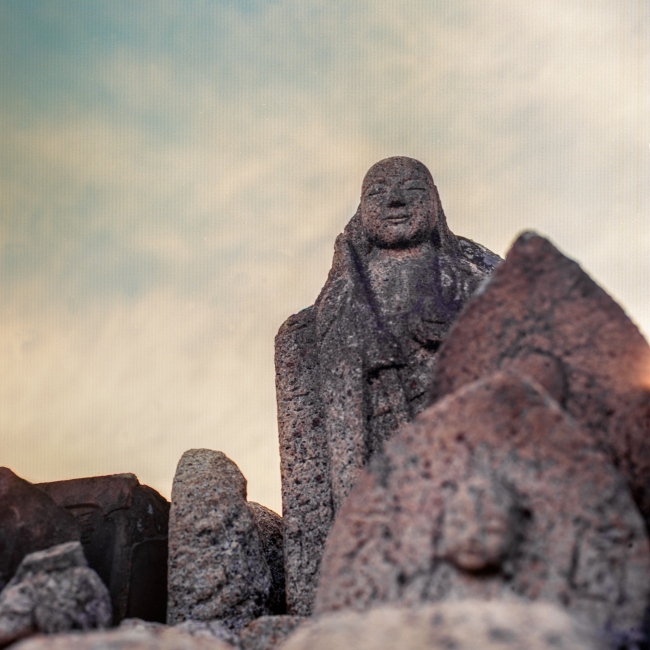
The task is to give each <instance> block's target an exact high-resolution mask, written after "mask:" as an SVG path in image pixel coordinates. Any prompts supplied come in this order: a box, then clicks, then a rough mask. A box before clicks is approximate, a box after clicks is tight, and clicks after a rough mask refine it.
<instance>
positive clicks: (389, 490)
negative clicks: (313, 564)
mask: <svg viewBox="0 0 650 650" xmlns="http://www.w3.org/2000/svg"><path fill="white" fill-rule="evenodd" d="M649 595H650V547H649V545H648V540H647V533H646V529H645V526H644V524H643V521H642V518H641V516H640V514H639V512H638V510H637V508H636V507H635V505H634V503H633V501H632V498H631V496H630V494H629V490H628V489H627V487H626V486H625V484H624V482H623V480H622V478H621V477H620V475H619V473H618V472H617V471H616V469H615V468H614V466H613V465H612V464H611V463H610V462H609V459H608V458H607V455H606V454H605V453H604V452H603V451H601V450H599V449H598V448H597V446H596V445H595V444H594V442H593V439H592V438H591V437H590V435H589V434H588V433H587V432H584V431H583V430H581V429H580V428H579V427H578V426H577V425H576V424H575V422H574V421H573V420H572V419H571V418H569V417H568V416H567V415H566V413H565V412H564V411H562V410H561V409H560V407H559V406H558V405H557V403H556V402H555V401H554V400H552V399H551V398H550V397H549V395H548V394H547V393H546V392H545V391H544V390H543V389H542V388H541V387H540V386H539V385H538V384H536V383H534V382H532V380H531V381H528V380H524V379H523V378H522V377H521V376H519V375H517V374H514V373H506V372H500V373H496V374H494V375H492V376H490V377H487V378H485V379H483V380H480V381H478V382H475V383H473V384H468V385H467V386H464V387H463V388H461V389H459V390H458V391H457V392H455V393H453V394H452V395H449V396H447V397H446V398H444V399H442V400H440V401H439V402H438V403H437V404H435V405H434V406H432V407H431V408H429V409H427V410H426V411H425V412H424V413H422V414H421V415H420V416H419V418H417V419H416V420H415V422H413V423H411V424H410V425H408V426H406V427H404V428H403V429H402V430H400V432H399V433H398V434H397V435H396V436H395V437H394V438H393V439H392V440H391V441H389V442H388V443H387V445H386V448H385V453H384V454H383V455H379V456H376V457H375V458H374V459H373V461H372V462H371V463H370V465H369V466H368V469H367V471H366V472H365V473H364V474H363V476H362V477H361V478H360V480H359V482H358V483H357V485H356V486H355V488H354V490H353V491H352V493H351V494H350V496H349V498H348V500H347V501H346V502H345V504H344V505H343V507H342V508H341V511H340V513H339V516H338V518H337V520H336V521H335V523H334V526H333V527H332V531H331V533H330V537H329V539H328V542H327V546H326V549H325V554H324V557H323V566H322V571H321V580H320V583H319V587H318V592H317V597H316V611H317V612H319V613H322V612H327V611H332V610H337V609H341V608H345V607H351V608H354V609H366V608H368V607H370V606H372V605H373V604H376V603H379V602H396V603H403V604H408V605H414V604H418V603H421V602H426V601H429V602H436V601H441V600H449V599H460V598H483V599H493V598H498V597H507V596H515V597H518V598H523V599H528V600H547V601H552V602H556V603H558V604H560V605H562V606H565V607H566V608H567V609H568V610H569V611H570V612H572V613H573V614H575V615H576V616H577V617H579V618H581V619H583V620H586V621H590V622H592V623H593V624H595V625H597V626H599V628H600V629H605V628H608V629H612V630H614V631H617V632H620V633H625V634H628V633H630V634H634V633H636V632H638V631H639V630H640V629H641V628H642V625H643V620H644V614H645V612H646V610H647V607H648V603H649V602H650V601H649Z"/></svg>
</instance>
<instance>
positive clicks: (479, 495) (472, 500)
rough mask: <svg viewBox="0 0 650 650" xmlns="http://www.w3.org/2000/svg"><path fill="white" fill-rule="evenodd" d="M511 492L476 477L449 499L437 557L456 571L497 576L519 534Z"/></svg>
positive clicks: (492, 482) (501, 486)
mask: <svg viewBox="0 0 650 650" xmlns="http://www.w3.org/2000/svg"><path fill="white" fill-rule="evenodd" d="M521 519H522V518H521V517H520V516H519V504H518V502H517V497H516V493H515V492H514V489H512V488H509V487H508V486H506V485H505V483H503V482H502V481H499V480H497V479H496V478H488V477H485V476H481V475H480V474H477V475H475V476H473V477H472V478H471V479H470V480H468V481H467V482H466V483H461V484H460V486H459V487H458V490H457V491H456V492H455V493H454V494H453V496H452V497H451V498H450V499H449V502H448V504H447V508H446V510H445V515H444V519H443V525H442V544H441V548H440V552H439V555H440V557H441V558H443V559H445V560H447V561H448V562H449V563H450V564H452V565H454V566H455V567H456V568H457V569H458V570H459V571H464V572H466V573H472V574H478V573H483V574H489V573H494V572H500V571H501V570H502V569H503V568H504V565H505V564H506V559H507V557H508V556H509V555H510V554H511V553H512V551H513V550H514V548H515V547H516V542H517V538H518V536H519V535H520V533H521V532H522V530H521V529H522V525H521V523H522V521H521Z"/></svg>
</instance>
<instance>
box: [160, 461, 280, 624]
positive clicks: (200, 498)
mask: <svg viewBox="0 0 650 650" xmlns="http://www.w3.org/2000/svg"><path fill="white" fill-rule="evenodd" d="M168 581H169V600H168V607H167V621H168V623H169V624H170V625H174V624H177V623H180V622H182V621H185V620H188V619H191V620H197V621H211V620H214V619H219V620H220V621H221V622H222V623H224V624H225V625H226V626H228V627H229V628H231V629H233V630H234V631H238V630H239V629H241V628H242V627H244V626H245V625H247V624H248V623H250V621H252V620H253V619H255V618H257V617H258V616H262V615H265V614H268V613H269V610H268V607H267V602H268V597H269V591H270V587H271V574H270V571H269V568H268V565H267V563H266V559H265V557H264V551H263V548H262V543H261V541H260V537H259V533H258V530H257V527H256V525H255V520H254V517H253V515H252V514H251V511H250V509H249V507H248V503H247V501H246V479H245V478H244V476H243V475H242V473H241V472H240V471H239V468H238V467H237V466H236V465H235V463H233V462H232V461H231V460H230V459H229V458H227V457H226V456H225V455H224V454H222V453H221V452H218V451H211V450H208V449H191V450H189V451H186V452H185V453H184V454H183V456H182V457H181V459H180V461H179V463H178V467H177V469H176V475H175V477H174V483H173V486H172V506H171V511H170V515H169V573H168Z"/></svg>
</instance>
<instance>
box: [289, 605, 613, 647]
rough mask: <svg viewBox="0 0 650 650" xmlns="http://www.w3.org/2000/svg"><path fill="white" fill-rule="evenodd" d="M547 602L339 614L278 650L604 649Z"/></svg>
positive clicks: (302, 629)
mask: <svg viewBox="0 0 650 650" xmlns="http://www.w3.org/2000/svg"><path fill="white" fill-rule="evenodd" d="M607 647H608V646H606V645H605V644H604V643H603V640H602V639H599V638H598V637H597V635H596V633H595V632H594V630H593V629H591V628H590V627H587V626H585V625H584V624H581V623H580V622H578V621H576V620H574V619H572V618H571V617H570V616H569V615H568V614H567V613H566V612H565V611H563V610H562V609H561V608H559V607H557V606H553V605H551V604H550V603H519V602H512V601H492V602H483V601H473V600H466V601H463V602H454V603H440V604H437V605H428V606H423V607H418V608H411V609H402V608H398V607H390V606H383V607H377V608H375V609H372V610H370V611H368V612H364V613H359V612H338V613H336V614H330V615H326V616H323V617H320V618H318V619H316V620H314V621H313V622H309V623H306V624H304V625H302V626H301V627H300V628H299V629H298V630H297V631H296V632H294V633H293V634H292V635H291V636H290V637H289V639H288V640H287V641H286V642H285V643H284V644H283V645H282V646H281V650H332V649H335V648H336V649H338V648H354V649H355V650H394V649H395V648H405V649H406V648H408V650H559V649H560V648H561V649H562V650H606V648H607Z"/></svg>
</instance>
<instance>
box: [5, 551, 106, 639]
mask: <svg viewBox="0 0 650 650" xmlns="http://www.w3.org/2000/svg"><path fill="white" fill-rule="evenodd" d="M110 622H111V601H110V596H109V594H108V589H106V586H105V585H104V583H103V582H102V581H101V579H100V578H99V576H98V575H97V574H96V573H95V572H94V571H93V570H92V569H90V568H88V563H87V562H86V558H85V557H84V554H83V549H82V546H81V544H80V543H79V542H67V543H65V544H59V545H57V546H54V547H52V548H49V549H46V550H44V551H36V552H34V553H30V554H28V555H26V556H25V558H24V559H23V561H22V562H21V564H20V566H19V567H18V570H17V571H16V575H15V576H14V577H13V578H12V579H11V580H10V581H9V584H8V585H7V586H6V587H5V588H4V590H3V591H2V592H0V647H4V646H5V645H7V644H9V643H11V642H12V641H15V640H17V639H21V638H23V637H26V636H29V635H31V634H34V633H36V632H45V633H47V634H53V633H56V632H66V631H68V630H72V629H82V630H89V629H92V628H97V627H99V628H102V627H107V626H108V625H109V624H110Z"/></svg>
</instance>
